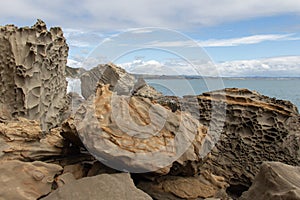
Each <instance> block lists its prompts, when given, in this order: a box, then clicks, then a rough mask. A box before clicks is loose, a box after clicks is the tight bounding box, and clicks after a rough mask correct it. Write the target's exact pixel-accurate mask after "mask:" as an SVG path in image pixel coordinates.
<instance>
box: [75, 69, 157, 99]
mask: <svg viewBox="0 0 300 200" xmlns="http://www.w3.org/2000/svg"><path fill="white" fill-rule="evenodd" d="M80 80H81V91H82V96H83V97H84V98H85V99H88V97H90V96H91V95H92V94H95V92H96V89H97V85H98V84H101V85H107V84H108V85H110V90H111V91H114V92H117V93H118V94H127V95H129V94H133V93H137V92H138V90H140V89H143V88H144V89H143V90H141V91H140V92H139V93H140V94H141V95H143V96H147V97H152V98H157V97H160V96H162V94H161V93H159V92H157V91H156V90H155V89H154V88H152V87H150V86H149V85H147V83H146V82H145V81H144V80H143V79H135V77H134V76H133V75H131V74H129V73H127V72H126V71H125V70H124V69H122V68H120V67H118V66H116V65H114V64H112V63H109V64H105V65H98V66H97V67H95V68H93V69H91V70H90V71H87V72H86V73H83V74H82V76H81V77H80Z"/></svg>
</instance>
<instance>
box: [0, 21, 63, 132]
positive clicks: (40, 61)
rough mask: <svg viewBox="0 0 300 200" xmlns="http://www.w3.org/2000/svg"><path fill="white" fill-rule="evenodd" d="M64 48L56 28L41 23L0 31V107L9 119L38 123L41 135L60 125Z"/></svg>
mask: <svg viewBox="0 0 300 200" xmlns="http://www.w3.org/2000/svg"><path fill="white" fill-rule="evenodd" d="M67 56H68V45H67V44H66V40H65V38H64V36H63V32H62V30H61V29H60V28H51V29H50V30H49V31H48V30H47V28H46V25H45V23H44V22H42V21H41V20H38V22H37V23H36V24H35V25H34V26H32V27H31V28H29V27H24V28H18V27H16V26H14V25H6V26H3V27H0V105H1V104H2V105H4V106H5V107H6V109H8V110H9V111H10V113H12V115H13V116H21V117H26V118H28V119H33V120H40V122H41V124H42V129H43V131H48V130H49V128H52V127H54V126H56V125H58V124H59V123H61V113H62V111H63V110H64V109H65V106H66V90H67V82H66V77H65V68H66V63H67Z"/></svg>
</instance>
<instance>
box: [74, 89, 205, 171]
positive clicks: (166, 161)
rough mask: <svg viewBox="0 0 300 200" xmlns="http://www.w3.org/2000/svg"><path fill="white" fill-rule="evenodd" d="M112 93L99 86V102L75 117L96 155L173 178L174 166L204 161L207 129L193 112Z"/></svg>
mask: <svg viewBox="0 0 300 200" xmlns="http://www.w3.org/2000/svg"><path fill="white" fill-rule="evenodd" d="M110 88H111V87H110V85H104V86H100V85H99V87H98V89H97V92H96V95H95V98H91V99H89V100H88V101H87V102H86V103H85V104H83V105H82V107H81V108H80V109H79V110H78V112H77V113H76V115H75V120H74V122H75V128H76V130H77V131H78V134H79V136H80V137H81V139H82V142H83V143H84V144H85V146H86V147H87V149H88V151H89V152H90V153H91V154H92V155H94V156H96V158H98V159H100V160H101V161H104V162H107V164H108V165H109V166H111V167H113V168H117V169H119V170H123V169H127V170H128V171H131V172H148V171H156V170H159V169H160V172H157V173H168V172H169V170H170V168H171V167H172V164H173V162H175V161H177V163H179V164H181V165H185V163H187V162H190V161H195V162H197V161H199V160H200V156H199V154H198V152H199V150H200V149H201V145H202V141H203V139H204V137H205V136H206V128H205V127H204V126H202V125H201V124H199V122H198V121H197V120H196V119H194V118H193V117H192V116H191V115H190V114H189V113H184V112H180V111H178V112H176V113H173V112H172V111H171V110H170V109H168V108H165V107H163V106H161V105H159V104H155V103H153V102H151V100H150V99H149V98H144V97H140V96H126V95H118V94H117V93H116V92H113V91H111V90H110ZM71 124H72V122H71ZM72 129H73V130H74V126H73V128H72V127H70V129H69V131H71V132H73V131H72ZM74 135H76V134H74Z"/></svg>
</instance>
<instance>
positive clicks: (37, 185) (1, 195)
mask: <svg viewBox="0 0 300 200" xmlns="http://www.w3.org/2000/svg"><path fill="white" fill-rule="evenodd" d="M61 171H62V168H61V167H60V166H59V165H55V164H47V163H43V162H39V161H35V162H32V163H29V162H21V161H4V162H3V161H0V185H1V187H0V199H15V200H25V199H26V200H27V199H28V200H34V199H37V198H39V197H42V196H44V195H47V194H48V193H50V192H51V188H52V183H53V181H54V177H55V175H56V174H59V173H60V172H61Z"/></svg>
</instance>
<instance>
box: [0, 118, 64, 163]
mask: <svg viewBox="0 0 300 200" xmlns="http://www.w3.org/2000/svg"><path fill="white" fill-rule="evenodd" d="M63 147H64V141H63V138H62V136H61V135H60V131H59V130H58V129H53V130H51V131H50V132H49V133H48V134H47V135H43V133H42V130H41V127H40V124H39V123H38V122H37V121H32V120H27V119H25V118H19V119H18V120H14V121H5V122H0V160H21V161H34V160H47V159H52V158H53V157H56V156H57V157H58V156H61V155H62V152H63Z"/></svg>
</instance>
